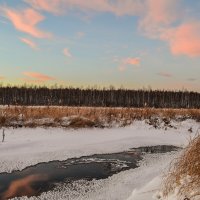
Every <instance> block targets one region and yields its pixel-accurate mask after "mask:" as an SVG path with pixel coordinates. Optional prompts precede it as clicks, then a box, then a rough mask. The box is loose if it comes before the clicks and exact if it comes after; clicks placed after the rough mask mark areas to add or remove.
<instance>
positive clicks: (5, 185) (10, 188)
mask: <svg viewBox="0 0 200 200" xmlns="http://www.w3.org/2000/svg"><path fill="white" fill-rule="evenodd" d="M171 150H177V148H175V147H173V146H156V147H142V148H138V149H133V150H131V151H127V152H122V153H114V154H100V155H93V156H87V157H81V158H74V159H68V160H66V161H53V162H48V163H41V164H38V165H35V166H31V167H28V168H26V169H24V170H22V171H16V172H13V173H3V174H0V200H6V199H9V198H14V197H21V196H28V197H31V196H38V195H40V194H41V193H42V192H47V191H49V190H52V189H53V188H54V187H55V186H56V183H64V182H72V181H76V180H81V179H87V180H92V179H105V178H108V177H109V176H112V175H113V174H116V173H119V172H121V171H124V170H128V169H131V168H136V167H137V163H138V161H139V160H141V159H142V152H150V153H157V152H162V153H164V152H168V151H171Z"/></svg>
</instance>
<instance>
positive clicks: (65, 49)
mask: <svg viewBox="0 0 200 200" xmlns="http://www.w3.org/2000/svg"><path fill="white" fill-rule="evenodd" d="M63 54H64V55H65V56H67V57H72V54H71V53H70V51H69V49H68V48H64V49H63Z"/></svg>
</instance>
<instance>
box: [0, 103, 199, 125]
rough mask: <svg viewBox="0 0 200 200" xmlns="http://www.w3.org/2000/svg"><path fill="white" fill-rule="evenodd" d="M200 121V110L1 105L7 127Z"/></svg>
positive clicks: (1, 120) (1, 118)
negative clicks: (137, 121) (142, 121)
mask: <svg viewBox="0 0 200 200" xmlns="http://www.w3.org/2000/svg"><path fill="white" fill-rule="evenodd" d="M185 119H194V120H196V121H200V109H155V108H99V107H98V108H96V107H64V106H63V107H62V106H61V107H56V106H41V107H39V106H38V107H31V106H30V107H29V106H2V107H0V126H4V127H9V126H12V127H37V126H44V127H71V128H83V127H102V128H103V127H112V126H115V125H116V126H127V125H129V124H131V123H132V122H133V121H134V120H147V122H148V123H149V124H151V125H153V126H154V127H156V126H159V124H160V123H161V122H164V123H165V124H166V125H169V124H170V121H171V120H185Z"/></svg>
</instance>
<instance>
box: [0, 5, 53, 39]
mask: <svg viewBox="0 0 200 200" xmlns="http://www.w3.org/2000/svg"><path fill="white" fill-rule="evenodd" d="M3 11H4V14H5V16H6V17H7V18H8V19H9V20H10V21H11V22H12V24H13V25H14V27H15V28H16V29H17V30H19V31H21V32H24V33H27V34H29V35H31V36H33V37H36V38H49V37H51V34H50V33H47V32H44V31H42V30H40V29H39V28H37V24H38V23H39V22H41V21H43V20H44V19H45V18H44V16H42V15H41V14H40V13H38V12H36V11H35V10H33V9H25V10H14V9H10V8H3Z"/></svg>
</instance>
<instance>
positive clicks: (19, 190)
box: [1, 174, 48, 199]
mask: <svg viewBox="0 0 200 200" xmlns="http://www.w3.org/2000/svg"><path fill="white" fill-rule="evenodd" d="M46 180H48V177H47V175H39V174H38V175H30V176H27V177H24V178H21V179H18V180H14V181H12V182H11V183H10V186H9V187H8V189H7V190H6V191H5V192H4V193H3V194H2V197H1V199H9V198H12V197H20V196H29V197H30V196H33V195H35V194H37V193H38V191H36V190H35V189H34V187H33V185H34V183H36V182H41V181H46Z"/></svg>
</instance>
